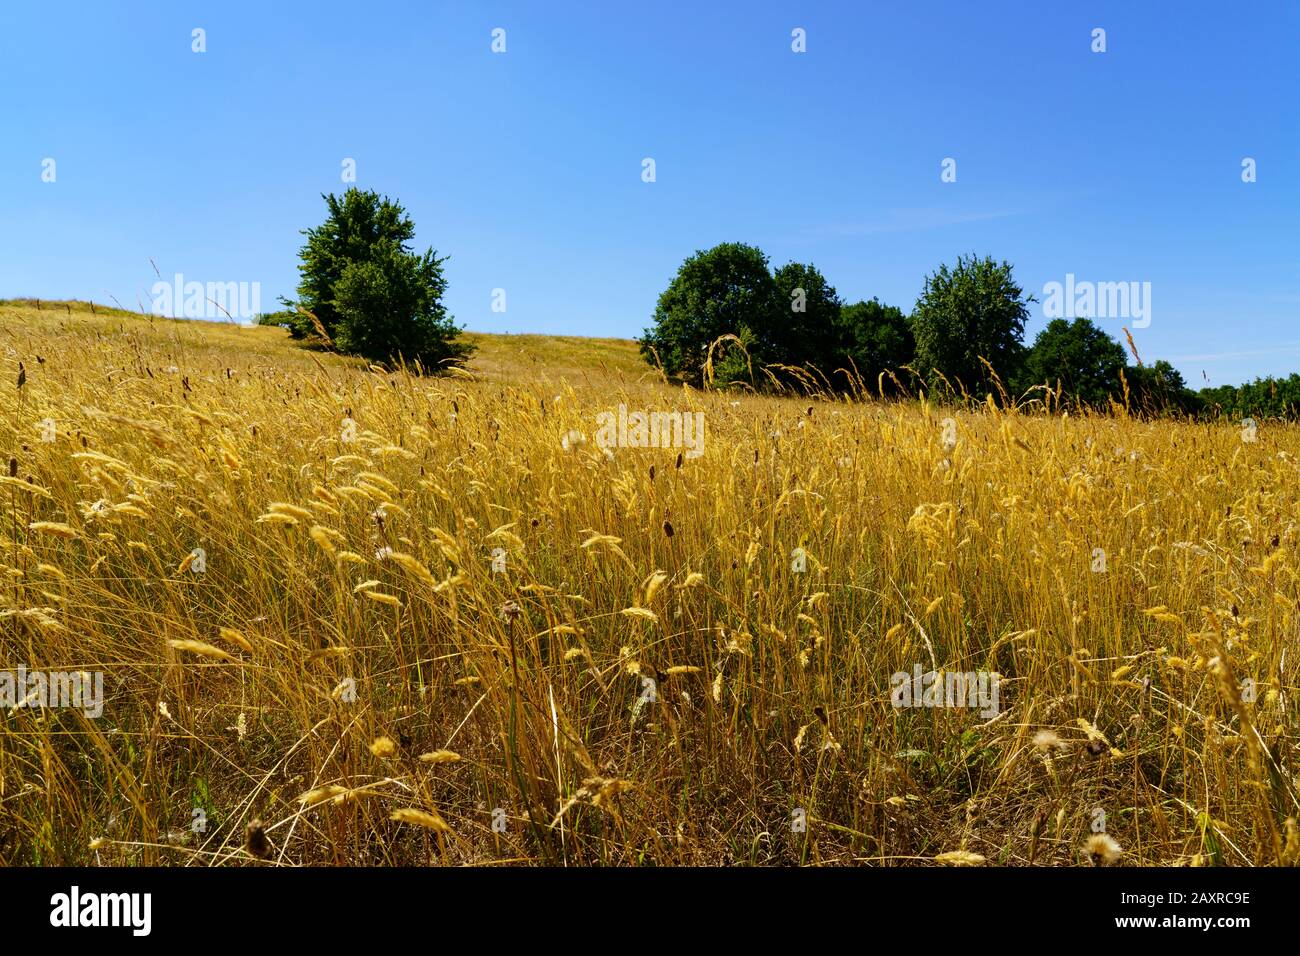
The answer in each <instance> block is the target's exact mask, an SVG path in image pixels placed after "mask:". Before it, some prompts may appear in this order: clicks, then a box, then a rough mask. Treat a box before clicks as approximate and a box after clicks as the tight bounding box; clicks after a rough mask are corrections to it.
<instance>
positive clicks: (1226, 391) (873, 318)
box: [638, 242, 1300, 417]
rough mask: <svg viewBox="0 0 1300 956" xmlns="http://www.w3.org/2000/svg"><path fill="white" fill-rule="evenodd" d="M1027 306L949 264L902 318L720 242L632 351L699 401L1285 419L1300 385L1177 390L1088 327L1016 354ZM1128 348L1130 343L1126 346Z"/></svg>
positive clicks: (1299, 404) (676, 287)
mask: <svg viewBox="0 0 1300 956" xmlns="http://www.w3.org/2000/svg"><path fill="white" fill-rule="evenodd" d="M1034 301H1035V299H1034V297H1033V296H1032V295H1027V294H1026V293H1025V290H1024V289H1023V288H1022V287H1021V286H1020V284H1019V283H1018V282H1017V281H1016V279H1015V275H1014V269H1013V267H1012V266H1011V264H1010V263H1008V262H1006V261H1001V262H999V261H997V260H995V259H993V258H992V257H989V256H984V257H978V256H975V255H970V256H959V257H958V258H957V261H956V263H955V264H954V265H951V266H950V265H948V264H942V265H940V266H939V267H938V268H937V269H936V270H935V271H934V272H932V273H930V274H929V275H927V276H926V277H925V281H924V284H923V287H922V290H921V294H920V296H919V297H918V298H917V301H916V303H915V305H914V306H913V307H912V310H911V312H910V314H905V313H904V312H903V310H902V309H900V308H899V307H897V306H893V305H886V304H884V303H882V302H880V301H879V300H878V299H876V298H872V299H871V300H869V301H859V302H853V303H849V302H846V301H844V300H843V299H841V297H840V296H839V294H838V293H837V292H836V290H835V288H834V286H832V285H831V284H830V283H829V282H828V281H827V280H826V278H825V276H823V275H822V274H821V272H820V271H818V269H817V267H816V266H814V265H811V264H803V263H797V262H791V263H788V264H787V265H784V266H781V267H779V268H776V269H772V268H771V267H770V265H769V260H768V257H767V256H766V254H764V253H763V251H762V250H761V249H758V248H756V247H755V246H752V245H746V244H744V243H735V242H728V243H722V244H720V245H717V246H714V247H713V248H711V249H707V250H702V251H699V252H696V253H695V254H694V255H692V256H690V257H689V258H687V259H686V261H685V262H683V263H682V265H681V267H680V268H679V269H678V271H677V274H676V275H675V276H674V277H673V279H672V281H671V282H670V283H669V285H668V288H667V289H665V290H664V291H663V293H662V294H661V295H660V296H659V300H658V303H657V305H656V307H655V311H654V315H653V319H652V323H653V324H652V325H651V327H649V328H647V329H646V330H645V331H644V333H643V335H642V337H641V338H640V339H639V340H638V341H639V344H640V349H641V354H642V355H643V356H644V357H645V359H646V361H647V362H649V363H651V364H653V365H656V366H657V367H659V368H660V369H662V370H663V372H664V373H665V374H666V375H668V376H671V377H672V378H674V379H677V380H680V381H683V382H687V383H690V384H692V385H695V386H697V387H704V386H712V387H744V388H754V389H759V390H765V389H767V390H770V389H776V390H784V389H788V388H794V389H797V390H805V391H825V392H853V393H858V394H869V395H873V396H879V397H884V398H888V397H904V396H907V395H910V394H915V393H917V392H918V391H919V390H926V391H928V392H930V393H935V394H941V395H944V396H946V397H948V398H950V399H957V400H962V399H969V400H973V401H983V400H984V399H985V397H986V396H988V395H993V396H994V397H995V399H998V400H1001V401H1004V402H1013V401H1014V402H1025V401H1041V402H1043V403H1044V404H1047V405H1049V407H1053V408H1055V407H1079V408H1093V409H1108V408H1110V407H1111V405H1112V403H1114V404H1116V405H1120V406H1123V407H1124V408H1127V409H1129V410H1131V411H1138V412H1144V413H1168V412H1173V413H1177V414H1185V415H1190V414H1204V415H1214V414H1226V415H1233V416H1246V415H1255V416H1261V417H1293V416H1295V415H1296V413H1297V409H1300V375H1292V376H1291V377H1290V378H1289V379H1285V380H1280V381H1279V380H1273V379H1264V380H1260V381H1257V382H1256V383H1254V384H1253V385H1243V386H1240V387H1232V386H1223V387H1220V388H1214V389H1210V388H1206V389H1202V390H1201V391H1200V392H1199V393H1198V392H1194V391H1193V390H1192V389H1190V388H1189V387H1188V386H1187V383H1186V382H1185V381H1184V379H1183V376H1182V374H1181V373H1180V372H1179V371H1178V370H1177V369H1175V368H1174V367H1173V366H1172V365H1171V364H1169V363H1168V362H1167V361H1163V360H1158V361H1155V362H1153V363H1150V364H1147V363H1146V362H1144V361H1143V360H1142V359H1141V358H1140V357H1139V355H1138V353H1137V351H1136V349H1135V348H1133V349H1132V358H1133V361H1132V362H1130V361H1129V358H1130V353H1129V351H1127V350H1126V349H1125V347H1124V346H1123V345H1122V344H1120V342H1119V341H1117V340H1116V339H1115V338H1113V337H1111V336H1110V335H1108V334H1107V333H1106V332H1105V331H1104V330H1102V329H1101V328H1100V327H1098V326H1097V324H1096V323H1094V322H1093V321H1092V320H1090V319H1087V318H1073V319H1061V318H1058V319H1053V320H1052V321H1051V322H1049V323H1048V324H1047V326H1046V328H1044V329H1043V330H1042V331H1041V332H1039V333H1038V335H1037V336H1036V337H1035V339H1034V341H1033V343H1032V344H1029V345H1027V344H1026V343H1025V322H1026V320H1027V319H1028V318H1029V316H1030V313H1029V305H1030V304H1031V303H1032V302H1034ZM1129 342H1130V346H1132V340H1131V339H1130V340H1129Z"/></svg>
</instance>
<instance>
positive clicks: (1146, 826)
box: [0, 304, 1300, 865]
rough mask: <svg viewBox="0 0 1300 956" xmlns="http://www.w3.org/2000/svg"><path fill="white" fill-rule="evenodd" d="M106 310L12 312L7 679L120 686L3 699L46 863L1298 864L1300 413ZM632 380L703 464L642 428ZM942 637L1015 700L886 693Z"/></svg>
mask: <svg viewBox="0 0 1300 956" xmlns="http://www.w3.org/2000/svg"><path fill="white" fill-rule="evenodd" d="M102 311H103V310H102V309H100V310H99V312H100V313H101V314H96V315H91V314H90V312H89V310H88V308H87V307H85V306H76V305H74V306H73V307H72V311H71V313H70V314H69V313H68V312H66V311H63V310H62V307H61V306H60V307H58V308H53V307H51V306H50V305H49V304H43V308H42V310H41V311H39V312H37V311H36V310H35V308H34V307H33V306H30V305H14V304H0V333H3V338H2V339H0V341H2V342H3V346H4V350H5V352H4V363H3V369H2V370H0V376H2V381H3V383H4V384H3V387H5V388H8V389H9V390H10V392H9V394H10V396H11V400H10V403H9V405H8V407H7V408H6V410H5V414H4V415H3V422H2V423H0V433H3V437H4V444H5V448H6V452H5V459H6V463H7V470H3V472H2V474H3V475H5V476H12V480H9V479H6V481H5V482H4V483H3V484H2V485H0V501H2V502H3V505H4V509H5V514H4V516H3V521H2V522H0V535H3V539H2V540H0V570H2V571H3V574H4V581H3V585H4V592H3V599H2V600H0V640H2V641H3V660H2V662H0V663H2V666H3V667H4V668H8V669H13V668H16V667H18V666H19V665H22V666H24V667H26V668H28V669H29V670H37V669H46V670H65V671H66V670H78V669H83V670H88V671H96V670H99V671H103V672H104V673H105V685H104V686H105V690H106V696H107V700H106V702H105V706H104V712H103V714H102V716H101V717H99V718H98V719H90V718H87V717H85V716H83V715H82V714H81V713H80V712H78V711H75V710H53V709H52V710H45V711H41V710H39V709H32V708H20V709H16V710H6V711H4V712H2V713H0V857H2V858H3V859H4V860H5V861H6V862H9V863H22V864H93V863H101V864H161V863H168V864H188V865H208V864H228V863H250V862H253V861H254V860H255V859H257V858H264V859H265V860H266V861H268V862H269V863H279V864H301V863H337V864H404V863H407V864H409V863H423V862H433V863H451V864H462V863H471V864H481V865H491V864H498V863H515V864H517V863H529V862H531V863H552V864H558V863H569V864H584V863H607V864H633V865H645V864H696V863H699V864H734V863H745V864H749V863H753V864H799V863H803V864H825V863H850V862H859V863H870V862H877V863H881V864H907V863H918V862H921V863H934V862H935V861H936V858H937V860H938V862H939V863H948V864H959V865H960V864H969V863H976V864H978V863H981V862H985V863H992V864H997V863H1006V864H1025V863H1028V862H1032V863H1035V864H1056V865H1076V864H1086V865H1091V860H1090V859H1089V856H1090V853H1091V852H1092V851H1091V850H1090V849H1089V846H1096V845H1098V843H1099V841H1096V840H1094V841H1092V844H1090V845H1088V846H1086V845H1085V841H1088V840H1089V838H1091V837H1094V836H1095V835H1096V828H1097V825H1098V821H1099V820H1103V819H1104V830H1105V833H1106V834H1108V835H1109V836H1110V837H1111V838H1112V839H1113V841H1114V843H1115V844H1117V845H1118V847H1119V850H1120V856H1119V857H1118V859H1117V860H1115V862H1117V863H1122V864H1127V865H1135V864H1157V863H1159V864H1174V863H1177V864H1193V863H1194V864H1206V865H1208V864H1213V863H1223V864H1232V865H1239V864H1245V863H1254V864H1279V863H1295V862H1297V861H1298V860H1300V837H1297V834H1296V827H1295V822H1294V818H1295V817H1296V814H1297V808H1298V807H1300V803H1298V801H1297V796H1296V789H1295V783H1296V778H1295V761H1296V729H1297V728H1296V718H1295V714H1294V710H1293V708H1292V706H1291V705H1292V697H1291V695H1292V693H1293V692H1294V690H1295V679H1294V676H1293V674H1294V669H1295V666H1296V652H1297V640H1296V634H1297V628H1298V627H1300V620H1298V613H1297V612H1298V608H1300V604H1298V601H1300V586H1298V584H1297V571H1298V570H1300V560H1298V559H1297V547H1298V546H1300V527H1298V526H1297V515H1298V514H1300V429H1297V428H1295V427H1292V426H1281V425H1278V426H1269V425H1265V426H1262V427H1261V428H1260V430H1259V433H1258V440H1257V441H1255V442H1247V441H1243V438H1242V435H1241V433H1240V430H1239V429H1236V428H1233V427H1229V426H1227V425H1222V424H1219V425H1211V424H1190V423H1170V422H1158V423H1157V422H1150V423H1149V422H1142V421H1137V420H1130V419H1110V418H1101V417H1097V418H1087V417H1082V418H1081V417H1074V418H1056V417H1050V418H1049V417H1045V416H1042V415H1031V414H1022V415H1015V414H1006V413H1002V412H998V411H995V410H982V411H980V412H978V413H969V412H962V413H954V412H951V411H949V410H944V409H936V408H929V407H925V406H921V405H917V404H915V403H913V404H908V405H881V404H875V403H869V402H865V403H854V402H847V401H840V402H831V401H820V400H819V401H813V402H811V403H810V402H808V401H794V400H791V399H788V398H787V399H783V398H770V397H767V398H765V397H754V396H741V395H731V394H711V393H701V392H698V391H692V390H685V389H673V388H670V387H668V386H665V385H662V384H660V383H659V381H658V377H657V375H655V374H653V373H649V372H648V367H646V366H644V365H642V364H640V360H639V359H638V358H637V357H636V354H635V347H634V346H632V345H631V344H630V343H621V344H620V343H605V344H603V345H600V346H597V347H593V351H591V352H590V353H584V351H583V345H582V343H581V341H580V340H569V341H561V342H548V341H547V340H544V339H542V340H539V341H532V340H531V337H530V338H529V339H528V340H527V341H520V340H516V339H513V337H509V338H507V337H502V338H483V337H479V339H478V341H479V344H480V347H481V352H480V355H479V357H478V358H477V359H476V363H477V364H475V365H473V366H471V368H472V369H474V371H472V372H471V373H469V374H466V373H460V374H456V375H453V376H450V377H443V378H437V379H430V378H424V379H421V378H416V377H412V376H409V375H406V374H401V373H398V374H388V373H384V372H381V371H378V370H370V369H367V368H366V366H365V365H364V364H361V363H357V362H351V361H347V360H343V359H339V358H337V357H335V356H331V355H328V354H325V353H315V352H308V351H304V350H301V349H297V348H294V347H293V346H292V345H291V344H290V343H289V342H288V340H287V336H286V334H285V333H284V332H283V331H282V330H278V329H271V328H237V327H233V326H230V325H222V324H220V323H193V322H176V321H172V320H165V319H154V320H149V319H147V318H143V317H137V316H132V315H129V314H109V315H104V314H102ZM503 338H504V341H503ZM523 338H524V337H519V339H523ZM19 363H22V371H23V377H24V384H23V385H22V387H21V388H18V387H17V386H16V383H17V381H18V378H19ZM620 402H624V403H626V404H627V405H628V406H629V407H630V408H639V409H661V410H676V411H682V412H687V411H691V412H695V411H701V412H703V413H704V415H705V421H706V443H705V449H704V454H703V455H702V456H700V457H698V458H694V459H692V458H689V457H687V456H680V457H679V454H678V451H677V450H676V449H637V448H620V449H616V450H613V451H612V454H611V455H606V454H605V453H604V452H603V450H602V449H601V448H600V447H599V446H598V445H597V444H596V443H595V441H594V440H593V439H594V434H595V429H596V425H595V419H596V415H597V414H598V413H600V412H603V411H610V410H612V409H614V408H615V407H616V406H617V405H618V404H619V403H620ZM950 415H951V416H952V417H954V418H955V422H956V442H955V445H952V443H951V442H949V443H948V445H949V446H951V447H946V446H945V442H944V429H943V425H942V420H943V419H944V418H946V417H948V416H950ZM47 419H52V420H53V422H54V423H55V428H56V435H55V440H54V441H44V440H42V439H43V438H44V437H46V435H45V434H43V426H42V422H44V421H45V420H47ZM349 421H351V422H352V423H354V424H353V425H352V426H349V425H348V422H349ZM575 431H576V432H580V433H582V434H583V435H584V436H585V437H586V438H587V441H586V442H577V441H570V442H568V443H567V444H568V446H569V447H568V448H567V449H566V448H565V447H564V444H566V443H564V442H562V439H563V437H564V436H565V435H566V434H568V433H570V432H575ZM795 548H803V549H804V550H805V552H806V555H807V558H806V571H804V572H803V573H798V572H796V571H794V570H793V569H792V552H793V551H794V549H795ZM195 549H201V550H202V554H203V559H202V562H201V564H202V567H203V570H202V571H199V570H196V569H195V566H194V562H195V559H194V557H193V555H194V553H195ZM496 549H501V552H504V557H505V570H504V572H497V571H494V570H493V558H494V552H495V553H496V554H497V556H498V558H499V556H500V552H496ZM1098 549H1101V551H1102V552H1104V564H1105V570H1104V571H1094V570H1093V568H1094V567H1096V566H1097V559H1096V556H1097V553H1098ZM917 664H920V665H922V666H923V667H924V668H925V669H926V670H929V669H931V668H937V669H945V670H957V671H991V672H996V673H998V674H1000V675H1002V678H1003V682H1002V684H1001V702H1000V703H1001V706H1000V713H999V714H998V715H997V716H995V717H993V718H991V719H990V718H987V717H983V716H981V715H980V714H979V713H977V712H975V711H973V710H970V709H962V708H922V709H896V708H894V707H893V706H891V702H890V678H891V675H893V674H894V673H895V672H899V671H904V672H909V673H910V672H911V671H912V669H913V667H914V665H917ZM648 681H654V685H653V686H654V690H655V692H654V694H653V695H652V696H651V695H649V694H648V692H647V688H648V687H649V686H650V685H649V683H648ZM1248 681H1253V684H1250V683H1247V682H1248ZM1243 688H1248V689H1247V690H1243ZM196 808H197V809H199V810H201V811H203V814H205V815H206V823H207V826H206V830H202V831H198V832H196V831H195V830H194V828H193V827H192V824H193V821H194V819H195V815H194V810H195V809H196ZM1098 810H1100V811H1101V812H1102V813H1103V814H1104V818H1102V817H1099V816H1098V813H1097V811H1098ZM255 820H256V821H260V822H259V825H258V826H257V827H255V828H254V834H253V836H252V838H251V839H250V837H249V832H248V828H249V825H250V824H252V823H253V821H255ZM796 821H798V822H804V823H806V827H804V828H803V829H802V830H801V829H800V827H799V826H798V825H797V823H796ZM792 824H795V825H792ZM259 865H265V864H259Z"/></svg>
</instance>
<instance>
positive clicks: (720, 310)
mask: <svg viewBox="0 0 1300 956" xmlns="http://www.w3.org/2000/svg"><path fill="white" fill-rule="evenodd" d="M774 294H775V285H774V283H773V281H772V274H771V273H770V272H769V271H768V268H767V256H765V255H764V254H763V253H762V251H760V250H759V249H756V248H755V247H753V246H747V245H745V244H743V243H738V242H726V243H722V244H721V245H718V246H714V247H713V248H712V249H708V250H706V251H700V252H696V253H695V255H693V256H691V257H690V258H688V259H687V260H686V261H685V262H683V263H682V265H681V268H680V269H678V270H677V275H676V276H675V277H674V278H673V281H672V282H671V283H670V284H669V285H668V288H667V289H665V290H664V292H663V294H661V295H660V296H659V302H658V304H657V305H656V307H655V312H654V327H653V328H649V329H646V330H645V332H644V334H643V335H642V337H641V354H642V355H643V356H645V359H646V361H647V362H652V363H653V362H654V361H655V357H656V356H658V361H659V363H661V364H662V366H663V369H664V371H665V372H667V373H668V374H669V375H678V376H681V377H682V378H684V379H685V380H686V381H688V382H691V383H692V384H694V385H700V384H702V383H703V380H704V363H705V360H706V358H707V355H708V350H709V346H710V345H711V344H712V343H713V342H714V341H715V340H717V339H718V338H720V337H721V336H723V335H736V336H739V337H740V338H741V339H745V340H748V346H749V347H751V348H753V349H754V350H755V351H756V352H757V353H759V354H757V355H755V356H754V358H755V359H756V360H758V361H762V360H763V359H764V358H765V355H764V354H763V353H764V352H765V351H766V350H767V349H769V348H770V347H771V321H772V313H773V297H774ZM720 348H721V347H720Z"/></svg>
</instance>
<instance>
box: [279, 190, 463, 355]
mask: <svg viewBox="0 0 1300 956" xmlns="http://www.w3.org/2000/svg"><path fill="white" fill-rule="evenodd" d="M322 198H323V199H324V200H325V204H326V206H327V208H328V211H329V215H328V216H327V218H326V220H325V222H324V223H322V224H321V225H320V226H317V227H316V228H314V229H307V230H305V231H304V233H303V235H305V236H306V237H307V241H306V243H305V244H304V245H303V247H302V250H301V259H302V262H301V263H300V264H299V266H298V271H299V272H300V273H301V279H300V281H299V284H298V301H297V302H289V301H287V300H286V301H285V305H287V306H290V307H292V308H293V310H294V312H293V316H292V321H291V322H290V326H289V328H290V333H291V334H292V335H293V336H294V337H295V338H315V337H318V336H319V332H320V331H321V330H323V331H324V332H325V334H326V335H327V336H328V337H329V338H330V339H331V340H332V341H333V342H334V344H335V345H336V346H337V347H338V348H339V349H340V350H342V351H344V352H348V353H351V354H355V355H361V356H364V357H366V358H368V359H370V360H372V361H379V362H385V361H389V360H392V359H396V358H399V357H401V358H404V359H406V360H408V361H413V360H418V361H420V362H421V363H422V364H423V365H424V366H425V367H426V368H431V367H436V366H437V365H440V364H443V363H446V362H456V361H462V360H463V359H464V358H465V357H467V356H468V355H469V353H470V352H471V351H472V348H471V347H470V346H469V345H466V344H464V343H462V342H458V341H457V336H458V334H459V332H460V330H459V328H458V327H457V326H456V325H455V324H454V322H453V321H452V319H451V317H450V316H449V315H448V314H447V312H446V309H445V308H444V307H443V304H442V296H443V294H444V293H445V292H446V289H447V283H446V279H445V278H444V276H443V274H442V264H443V262H445V261H446V259H445V258H442V259H439V258H438V257H437V255H436V254H435V253H434V252H433V250H432V249H429V250H427V251H425V252H424V253H423V254H419V253H415V252H413V251H412V250H411V247H410V243H411V240H412V239H413V238H414V236H415V224H414V223H413V222H412V221H411V219H410V217H409V216H407V215H406V212H405V210H404V209H403V208H402V206H401V205H400V204H399V203H396V202H392V201H390V200H389V199H388V198H387V197H383V198H381V197H380V196H379V194H378V193H375V192H372V191H364V192H363V191H362V190H359V189H356V188H355V187H354V188H351V189H349V190H348V191H347V192H345V193H344V194H343V196H342V197H338V196H334V195H328V196H323V197H322ZM300 310H305V311H306V312H309V313H311V315H312V316H315V318H316V320H317V322H319V325H320V328H319V329H318V328H317V325H316V322H313V321H312V319H311V317H310V316H308V315H306V314H304V313H303V312H302V311H300Z"/></svg>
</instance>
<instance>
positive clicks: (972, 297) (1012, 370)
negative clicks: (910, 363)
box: [912, 256, 1034, 398]
mask: <svg viewBox="0 0 1300 956" xmlns="http://www.w3.org/2000/svg"><path fill="white" fill-rule="evenodd" d="M1033 301H1034V299H1033V296H1029V297H1026V296H1025V295H1024V290H1023V289H1021V287H1020V285H1019V284H1018V283H1017V282H1016V280H1015V277H1014V276H1013V274H1012V268H1011V264H1010V263H1008V262H1001V263H999V262H995V261H994V260H993V259H992V258H990V257H987V256H986V257H985V258H983V259H978V258H976V257H974V256H970V257H965V256H961V257H958V259H957V264H956V266H954V267H953V268H951V269H950V268H949V267H948V266H947V265H946V264H945V265H941V266H940V267H939V268H938V269H937V270H936V271H935V272H934V273H932V274H931V275H929V276H927V277H926V280H925V287H924V289H923V290H922V292H921V296H920V298H919V299H918V300H917V302H916V308H915V309H913V311H912V333H913V335H914V336H915V337H916V361H915V367H916V370H917V372H918V373H919V374H920V375H921V376H922V377H923V378H925V379H926V380H928V381H929V382H930V383H931V385H936V384H937V383H938V382H939V381H940V380H941V376H942V378H945V379H947V380H948V382H949V383H951V385H952V386H953V388H965V389H966V390H967V391H968V392H969V393H971V394H972V395H973V396H974V397H976V398H979V397H981V396H982V395H984V394H985V393H986V392H988V391H991V390H992V389H993V387H994V386H993V381H992V378H991V377H990V376H989V374H988V370H987V369H986V368H985V367H984V364H983V363H982V362H981V361H980V358H983V359H985V360H986V361H987V362H989V364H990V365H992V366H993V369H994V370H995V371H996V372H997V374H998V376H999V378H1001V380H1002V381H1003V382H1004V383H1008V382H1010V381H1012V380H1014V379H1015V377H1016V375H1017V374H1018V373H1019V370H1020V365H1021V363H1022V361H1023V358H1024V352H1025V347H1024V344H1023V340H1024V334H1025V320H1026V319H1027V318H1028V317H1029V308H1028V303H1030V302H1033Z"/></svg>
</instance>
